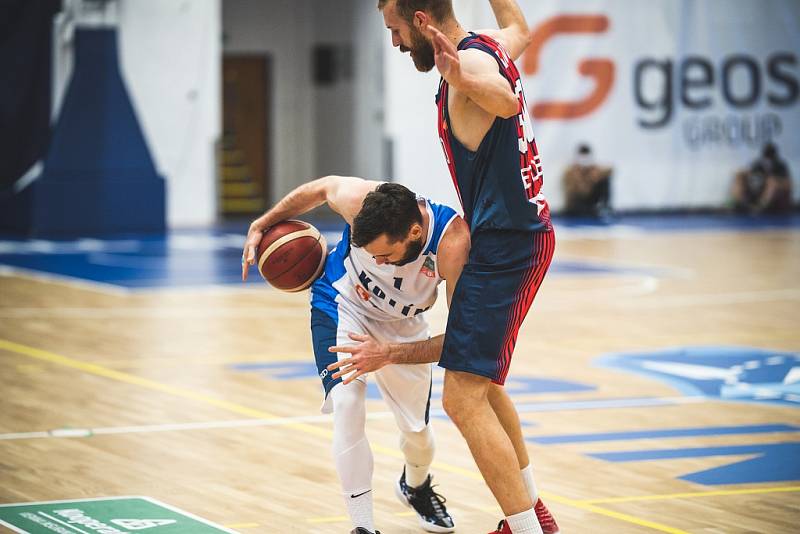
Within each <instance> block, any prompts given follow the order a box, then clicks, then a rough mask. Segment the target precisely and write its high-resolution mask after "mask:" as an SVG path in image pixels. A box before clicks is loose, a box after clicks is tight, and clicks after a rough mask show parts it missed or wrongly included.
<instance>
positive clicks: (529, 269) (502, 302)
mask: <svg viewBox="0 0 800 534" xmlns="http://www.w3.org/2000/svg"><path fill="white" fill-rule="evenodd" d="M555 244H556V238H555V232H553V230H552V229H549V230H548V231H541V232H525V231H514V230H479V231H478V232H476V233H475V234H474V235H473V236H472V246H471V249H470V253H469V260H468V262H467V264H466V265H465V266H464V270H463V271H462V272H461V277H460V278H459V279H458V283H457V284H456V289H455V292H454V293H453V298H452V301H451V303H450V314H449V316H448V318H447V330H446V331H445V338H444V347H443V348H442V357H441V359H440V360H439V365H440V366H441V367H444V368H445V369H450V370H452V371H464V372H467V373H472V374H476V375H479V376H485V377H488V378H490V379H491V380H492V382H494V383H495V384H499V385H503V384H504V383H505V380H506V376H507V375H508V369H509V366H510V365H511V355H512V354H513V353H514V345H515V344H516V342H517V333H518V332H519V327H520V325H522V321H523V320H524V319H525V316H526V315H527V313H528V310H529V309H530V307H531V304H532V303H533V299H534V297H535V296H536V293H537V292H538V291H539V286H541V284H542V281H543V280H544V276H545V274H546V273H547V269H548V267H549V266H550V261H551V260H552V259H553V251H554V250H555Z"/></svg>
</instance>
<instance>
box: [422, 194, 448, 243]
mask: <svg viewBox="0 0 800 534" xmlns="http://www.w3.org/2000/svg"><path fill="white" fill-rule="evenodd" d="M428 204H429V205H430V207H431V211H432V212H433V235H432V236H431V241H430V243H428V248H426V249H425V250H424V251H423V252H422V254H423V255H424V254H428V253H429V252H433V253H434V254H437V250H438V249H439V240H441V238H442V234H443V233H444V229H445V228H446V227H447V225H448V223H449V222H450V219H452V218H453V216H454V215H455V214H456V211H455V210H454V209H453V208H451V207H450V206H445V205H444V204H436V203H434V202H428Z"/></svg>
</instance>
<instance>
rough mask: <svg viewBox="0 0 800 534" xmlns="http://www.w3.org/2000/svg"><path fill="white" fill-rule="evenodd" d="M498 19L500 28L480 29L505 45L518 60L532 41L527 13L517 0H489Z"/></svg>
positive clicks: (514, 58)
mask: <svg viewBox="0 0 800 534" xmlns="http://www.w3.org/2000/svg"><path fill="white" fill-rule="evenodd" d="M489 3H490V4H491V5H492V11H494V17H495V19H497V25H498V26H499V27H500V29H499V30H496V29H490V30H480V31H478V33H482V34H485V35H488V36H489V37H491V38H492V39H494V40H495V41H497V42H499V43H500V44H501V45H503V48H505V49H506V51H507V52H508V55H509V56H511V59H512V60H514V61H516V60H517V59H518V58H519V56H521V55H522V53H523V52H524V51H525V49H526V48H528V45H529V44H530V43H531V32H530V29H529V28H528V23H527V22H526V21H525V15H523V14H522V10H521V9H520V8H519V4H517V2H516V1H515V0H489Z"/></svg>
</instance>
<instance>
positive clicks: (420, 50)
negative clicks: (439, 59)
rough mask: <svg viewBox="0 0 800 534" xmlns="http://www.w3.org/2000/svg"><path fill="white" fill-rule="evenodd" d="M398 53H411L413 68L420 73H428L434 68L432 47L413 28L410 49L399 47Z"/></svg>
mask: <svg viewBox="0 0 800 534" xmlns="http://www.w3.org/2000/svg"><path fill="white" fill-rule="evenodd" d="M400 51H401V52H411V59H412V60H413V61H414V66H415V67H416V68H417V70H418V71H420V72H429V71H430V70H431V69H433V67H435V66H436V60H435V59H434V57H433V56H434V53H433V45H432V44H431V43H430V41H428V40H427V39H426V38H425V36H424V35H422V32H421V31H419V30H418V29H416V28H414V27H412V28H411V48H406V47H405V46H400Z"/></svg>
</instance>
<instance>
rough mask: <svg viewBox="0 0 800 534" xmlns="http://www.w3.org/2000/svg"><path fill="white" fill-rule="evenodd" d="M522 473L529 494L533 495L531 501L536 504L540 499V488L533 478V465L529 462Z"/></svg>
mask: <svg viewBox="0 0 800 534" xmlns="http://www.w3.org/2000/svg"><path fill="white" fill-rule="evenodd" d="M521 473H522V480H523V481H524V482H525V487H526V488H528V495H530V496H531V501H532V502H533V505H534V506H536V501H538V500H539V488H537V487H536V481H535V480H534V479H533V466H532V465H531V464H528V466H527V467H526V468H525V469H522V470H521Z"/></svg>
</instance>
